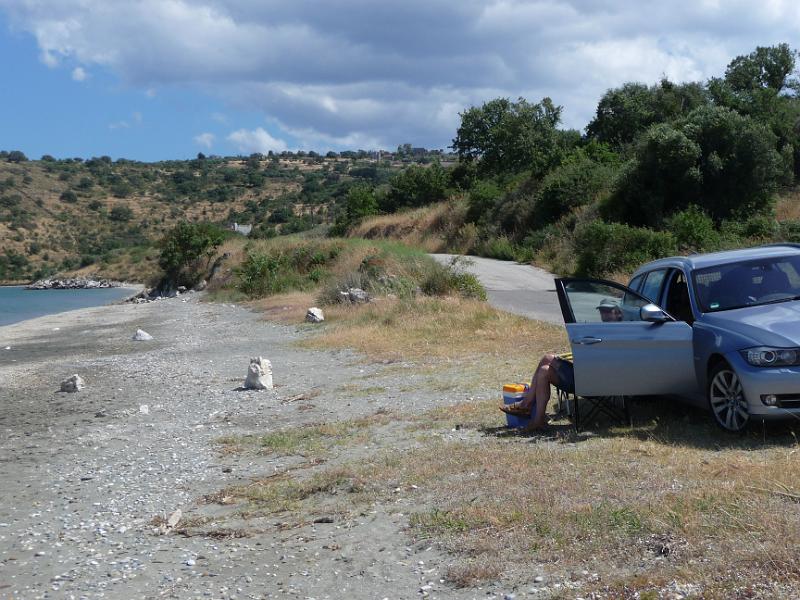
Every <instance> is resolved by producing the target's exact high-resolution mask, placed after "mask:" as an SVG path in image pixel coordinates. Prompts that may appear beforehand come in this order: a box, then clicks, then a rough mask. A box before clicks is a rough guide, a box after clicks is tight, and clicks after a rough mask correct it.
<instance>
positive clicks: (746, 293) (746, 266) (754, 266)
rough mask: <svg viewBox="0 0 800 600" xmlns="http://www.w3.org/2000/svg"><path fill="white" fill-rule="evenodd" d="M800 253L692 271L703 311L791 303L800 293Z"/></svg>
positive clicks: (698, 299)
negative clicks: (799, 254)
mask: <svg viewBox="0 0 800 600" xmlns="http://www.w3.org/2000/svg"><path fill="white" fill-rule="evenodd" d="M798 273H800V256H781V257H775V258H766V259H758V260H752V261H748V262H740V263H731V264H727V265H718V266H716V267H708V268H706V269H698V270H696V271H694V272H693V273H692V278H693V279H694V287H695V290H696V293H697V301H698V303H699V304H700V309H701V310H702V311H703V312H715V311H719V310H731V309H734V308H743V307H745V306H755V305H758V304H771V303H774V302H788V301H790V300H797V299H798V297H799V296H800V275H799V274H798Z"/></svg>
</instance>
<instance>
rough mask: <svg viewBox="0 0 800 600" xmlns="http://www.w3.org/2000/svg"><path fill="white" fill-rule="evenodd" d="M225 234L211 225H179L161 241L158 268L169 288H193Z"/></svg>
mask: <svg viewBox="0 0 800 600" xmlns="http://www.w3.org/2000/svg"><path fill="white" fill-rule="evenodd" d="M224 239H225V233H224V232H223V231H222V230H221V229H220V228H219V227H217V226H216V225H213V224H211V223H185V222H183V223H178V224H177V225H176V226H175V227H173V228H172V229H171V230H170V231H169V232H167V234H166V235H165V236H164V238H163V239H162V240H161V244H160V246H161V254H160V256H159V258H158V264H159V266H160V267H161V268H162V269H163V270H164V274H165V284H166V286H167V287H170V286H177V285H193V284H194V283H196V282H197V280H198V279H199V278H200V274H201V271H200V269H201V268H202V267H203V266H205V267H206V268H207V266H208V261H209V260H210V259H211V257H212V256H213V255H214V251H215V250H216V249H217V248H218V247H219V246H220V244H222V242H223V240H224Z"/></svg>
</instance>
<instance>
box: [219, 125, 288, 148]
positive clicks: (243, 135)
mask: <svg viewBox="0 0 800 600" xmlns="http://www.w3.org/2000/svg"><path fill="white" fill-rule="evenodd" d="M227 139H228V141H229V142H231V143H232V144H233V145H234V146H235V147H236V149H237V150H238V151H239V152H241V153H242V154H252V153H254V152H261V153H262V154H266V153H267V152H269V151H270V150H272V151H273V152H282V151H283V150H286V149H287V145H286V142H285V141H283V140H281V139H277V138H274V137H272V136H271V135H270V134H269V133H268V132H267V131H266V130H265V129H264V128H262V127H257V128H256V129H252V130H250V129H238V130H237V131H233V132H231V134H230V135H228V138H227Z"/></svg>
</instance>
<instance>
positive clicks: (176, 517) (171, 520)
mask: <svg viewBox="0 0 800 600" xmlns="http://www.w3.org/2000/svg"><path fill="white" fill-rule="evenodd" d="M182 516H183V512H182V511H181V509H180V508H179V509H177V510H176V511H175V512H174V513H172V514H171V515H170V516H169V517H167V527H168V528H169V529H174V528H175V526H176V525H177V524H178V522H179V521H180V520H181V517H182Z"/></svg>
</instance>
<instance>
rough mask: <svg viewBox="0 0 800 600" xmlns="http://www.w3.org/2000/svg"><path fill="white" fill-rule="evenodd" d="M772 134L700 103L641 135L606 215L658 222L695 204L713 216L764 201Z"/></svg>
mask: <svg viewBox="0 0 800 600" xmlns="http://www.w3.org/2000/svg"><path fill="white" fill-rule="evenodd" d="M775 142H776V139H775V136H774V134H773V133H772V132H771V131H770V130H769V129H768V128H767V127H766V126H764V125H763V124H760V123H757V122H756V121H754V120H753V119H751V118H749V117H745V116H742V115H740V114H738V113H736V112H734V111H732V110H729V109H726V108H722V107H703V108H699V109H697V110H695V111H693V112H692V113H690V114H689V115H688V116H687V117H686V119H683V120H681V121H678V122H676V123H674V124H667V123H662V124H659V125H654V126H653V127H651V128H650V129H648V130H647V132H646V133H645V134H644V135H643V136H642V139H641V141H640V142H639V144H638V146H637V148H636V152H635V156H634V159H633V160H632V161H631V162H630V163H629V164H628V165H627V166H626V168H625V170H624V172H623V174H622V176H621V177H620V179H619V183H618V186H617V189H616V190H615V192H614V193H613V194H612V195H611V196H610V197H609V198H608V200H607V201H606V202H604V204H603V206H602V207H601V212H602V214H603V216H605V217H606V218H609V219H612V220H616V221H622V222H625V223H628V224H632V225H645V226H652V227H660V226H662V225H663V221H664V219H665V218H666V217H668V216H669V215H671V214H673V213H675V212H677V211H679V210H683V209H685V208H687V207H688V206H689V205H691V204H694V205H697V206H698V207H700V209H701V210H704V211H706V212H707V213H708V214H709V215H710V216H711V217H712V218H713V219H714V220H715V221H717V222H719V221H721V220H722V219H726V218H729V217H731V216H734V215H736V214H738V213H742V212H748V213H752V212H759V211H762V210H764V209H765V208H767V207H768V206H769V205H770V202H771V200H772V194H773V192H774V191H775V189H776V187H777V184H778V181H779V179H780V177H781V173H782V165H781V157H780V155H779V154H778V152H777V151H776V149H775Z"/></svg>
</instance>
